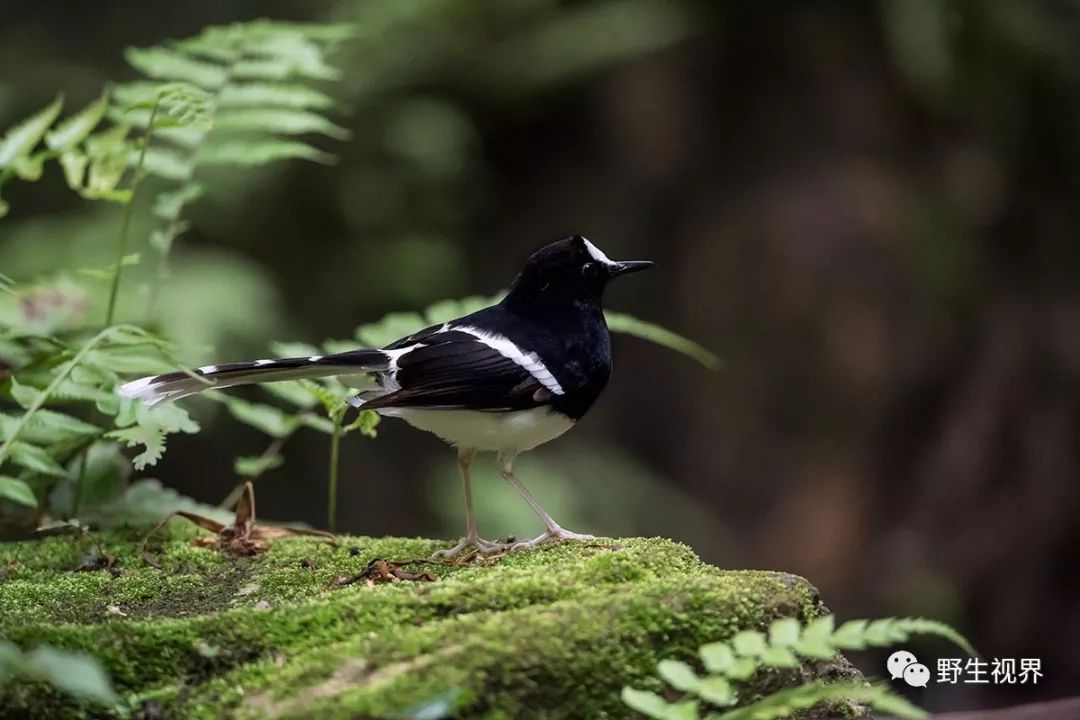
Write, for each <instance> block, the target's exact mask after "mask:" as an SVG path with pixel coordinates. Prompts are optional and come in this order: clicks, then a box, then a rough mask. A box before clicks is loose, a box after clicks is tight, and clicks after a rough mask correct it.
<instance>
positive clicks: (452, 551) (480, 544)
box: [432, 535, 512, 558]
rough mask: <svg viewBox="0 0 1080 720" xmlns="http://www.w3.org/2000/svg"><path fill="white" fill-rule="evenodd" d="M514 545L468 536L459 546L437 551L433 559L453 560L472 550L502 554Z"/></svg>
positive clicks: (462, 539)
mask: <svg viewBox="0 0 1080 720" xmlns="http://www.w3.org/2000/svg"><path fill="white" fill-rule="evenodd" d="M511 544H512V543H500V542H492V541H490V540H485V539H484V538H482V537H480V536H478V535H473V536H469V535H466V536H465V537H463V538H461V540H460V541H459V542H458V544H457V545H454V546H453V547H450V548H446V549H445V550H436V551H435V553H434V554H433V555H432V557H435V558H452V557H457V556H458V555H461V554H462V553H464V552H465V551H466V550H468V549H470V548H472V549H474V550H477V551H479V552H481V553H491V552H502V551H503V550H509V549H510V547H511Z"/></svg>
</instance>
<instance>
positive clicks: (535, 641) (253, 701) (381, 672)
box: [0, 528, 855, 718]
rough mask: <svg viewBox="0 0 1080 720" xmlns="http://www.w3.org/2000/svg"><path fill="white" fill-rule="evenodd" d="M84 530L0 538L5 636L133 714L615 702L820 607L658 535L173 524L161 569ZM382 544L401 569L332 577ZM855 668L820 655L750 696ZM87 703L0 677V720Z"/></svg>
mask: <svg viewBox="0 0 1080 720" xmlns="http://www.w3.org/2000/svg"><path fill="white" fill-rule="evenodd" d="M95 537H96V539H97V541H98V543H100V546H101V547H100V552H101V553H103V554H104V555H105V556H106V557H108V558H112V557H115V563H112V564H111V565H110V563H109V562H107V561H104V560H102V559H101V557H100V556H99V554H98V550H97V549H96V548H95V546H94V544H93V543H92V542H91V541H89V540H87V539H79V540H76V539H71V538H51V539H47V540H39V541H34V542H22V543H9V544H0V568H3V571H4V575H3V580H0V636H3V635H6V636H8V637H9V638H10V639H11V640H13V641H14V642H15V643H17V644H18V645H20V646H22V647H24V648H28V647H32V646H35V645H38V644H41V643H49V644H52V645H55V646H58V647H63V648H72V649H83V650H87V651H89V652H91V653H93V654H94V655H96V656H97V657H99V658H100V659H101V661H102V663H103V665H104V666H105V668H106V670H107V671H108V673H109V674H110V676H111V677H112V680H113V683H114V684H115V686H116V688H117V690H118V691H119V692H120V693H121V694H122V695H124V696H125V697H126V698H127V699H128V700H129V701H130V702H131V704H132V706H133V707H134V708H136V709H137V712H142V713H143V715H144V716H147V715H150V714H154V715H157V716H163V717H177V718H211V717H221V716H226V717H237V718H264V717H275V718H304V717H311V718H338V717H340V718H358V717H408V716H409V715H410V713H413V712H415V709H416V708H418V707H423V706H424V705H425V704H426V703H432V702H433V701H438V700H439V699H441V698H456V700H455V701H454V702H456V703H458V705H459V707H458V709H457V713H456V715H455V716H456V717H468V718H474V717H475V718H528V717H568V718H569V717H575V718H577V717H624V716H628V715H629V713H628V712H627V711H626V709H625V707H624V706H622V704H621V702H620V700H619V691H620V689H621V688H622V687H623V686H624V685H628V684H630V685H634V686H636V687H641V688H652V689H659V683H658V681H657V680H656V678H655V676H654V668H655V665H656V662H657V661H658V660H660V659H662V658H666V657H679V658H690V657H692V655H693V653H694V651H695V650H696V648H697V647H698V646H699V645H701V644H703V643H705V642H708V641H712V640H719V639H724V638H727V637H729V636H731V635H732V634H734V633H735V632H737V631H738V630H741V629H745V628H762V627H763V626H765V625H766V624H767V623H768V622H770V621H771V620H773V619H775V618H777V617H781V616H794V617H799V618H801V619H804V620H805V619H808V618H810V617H813V616H816V615H818V614H820V613H821V612H822V611H823V608H822V607H821V604H820V602H819V600H818V597H817V593H816V592H815V590H814V588H813V587H812V586H811V585H810V584H809V583H807V582H806V581H805V580H803V579H801V578H798V577H795V576H792V575H787V574H783V573H771V572H752V571H721V570H718V569H716V568H714V567H711V566H708V565H705V564H703V563H702V562H701V561H700V560H699V559H698V558H697V557H696V556H695V555H694V553H693V552H692V551H691V550H690V549H689V548H687V547H685V546H683V545H680V544H677V543H674V542H670V541H667V540H660V539H629V540H619V541H611V545H609V546H606V545H605V544H604V542H603V541H598V542H597V543H595V544H570V543H568V544H563V545H556V546H551V547H545V548H541V549H538V550H535V551H530V552H522V553H515V554H512V555H509V556H506V557H503V558H501V559H498V560H496V561H493V562H490V563H489V562H480V563H471V564H466V565H449V564H436V563H429V562H418V563H409V564H404V563H403V562H402V561H407V560H413V559H421V558H427V557H428V556H429V555H430V554H431V552H432V551H433V550H435V549H436V548H437V547H439V546H440V544H441V543H438V542H434V541H430V540H408V539H393V538H390V539H373V538H363V537H356V538H342V539H341V542H340V543H339V544H338V545H337V546H332V545H329V544H327V543H325V542H320V541H318V540H314V539H287V540H278V541H275V542H273V543H272V544H271V545H270V549H269V552H267V553H265V554H262V555H258V556H254V557H230V556H225V555H223V554H221V553H219V552H217V551H216V550H210V549H206V548H202V547H195V546H193V545H192V544H191V542H190V541H191V537H192V533H191V532H189V531H187V530H183V529H176V528H174V529H173V531H172V536H171V537H170V538H168V539H167V540H165V541H164V542H163V544H162V546H161V547H160V550H159V551H158V552H157V553H156V554H155V557H154V561H155V563H156V564H157V565H159V566H160V567H154V566H153V565H151V564H149V563H147V562H146V561H145V559H144V558H143V557H142V555H141V551H140V549H139V546H138V540H139V539H140V538H139V536H138V535H136V534H134V533H127V534H125V533H113V534H109V533H105V534H98V535H96V536H95ZM375 558H385V559H389V560H393V561H396V562H397V563H399V564H402V567H403V568H404V569H405V570H407V571H408V572H404V573H400V574H401V575H403V576H404V577H405V578H406V579H399V578H394V579H392V580H387V581H385V582H373V581H372V580H364V579H361V580H359V581H357V582H352V583H349V584H346V583H344V582H342V580H343V578H351V577H355V575H356V574H357V573H359V572H360V571H361V570H362V569H363V568H364V567H365V566H367V565H368V563H369V562H370V561H372V560H373V559H375ZM391 567H392V566H391ZM80 568H81V569H80ZM411 573H415V574H417V575H421V577H415V578H412V579H407V578H409V576H410V574H411ZM423 573H430V576H429V577H426V578H425V577H423V576H422V574H423ZM377 578H378V575H376V579H377ZM854 672H855V671H853V670H852V669H851V668H850V666H847V665H846V664H844V663H843V661H839V662H838V663H827V664H819V665H816V666H814V667H812V668H803V669H802V670H801V671H800V672H799V673H795V675H800V676H801V677H790V678H785V677H779V678H778V677H776V676H771V677H765V678H761V679H760V680H759V681H756V682H760V683H761V684H760V686H759V687H750V688H747V691H746V692H745V693H744V695H743V696H744V697H747V698H749V697H751V696H753V695H755V694H760V693H763V692H767V691H772V690H775V689H777V687H776V686H777V685H778V684H781V683H787V682H793V681H796V680H804V679H806V678H807V676H808V675H809V676H817V677H829V678H832V677H836V676H837V675H843V676H850V675H851V674H852V673H854ZM436 704H437V703H436ZM139 708H141V710H140V709H139ZM88 710H89V711H93V709H92V708H89V707H88V706H84V705H82V706H81V705H78V704H76V703H73V702H72V701H70V700H66V699H65V698H63V697H61V696H58V695H56V694H54V693H52V692H50V691H48V690H47V688H44V687H43V686H40V685H33V684H28V683H24V684H15V683H9V684H8V685H6V686H4V687H0V716H3V717H7V716H12V717H18V716H20V715H25V716H30V717H35V718H50V717H82V716H85V713H86V712H88ZM96 712H101V711H100V710H98V711H96Z"/></svg>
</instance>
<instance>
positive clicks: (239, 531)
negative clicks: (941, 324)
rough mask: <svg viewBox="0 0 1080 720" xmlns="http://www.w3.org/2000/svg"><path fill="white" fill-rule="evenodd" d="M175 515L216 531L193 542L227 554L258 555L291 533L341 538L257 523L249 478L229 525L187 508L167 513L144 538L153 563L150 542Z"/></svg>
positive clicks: (146, 556)
mask: <svg viewBox="0 0 1080 720" xmlns="http://www.w3.org/2000/svg"><path fill="white" fill-rule="evenodd" d="M173 517H182V518H184V519H185V520H188V521H190V522H192V523H194V524H195V525H198V526H199V527H201V528H202V529H204V530H209V531H210V532H212V533H214V536H213V537H201V538H196V539H194V540H192V541H191V544H192V545H195V546H198V547H206V548H213V549H216V550H218V551H220V552H222V553H224V554H226V555H234V556H250V555H258V554H260V553H264V552H266V550H267V544H266V543H267V541H269V540H277V539H280V538H287V537H317V538H323V539H325V540H327V541H329V542H331V543H336V542H337V538H336V537H335V536H334V535H333V534H332V533H328V532H323V531H321V530H308V529H306V528H285V527H271V526H267V525H257V524H256V523H255V487H254V486H253V485H252V484H251V481H248V482H246V483H244V492H243V493H242V494H241V495H240V499H239V500H238V501H237V502H236V516H235V518H234V519H233V521H232V523H230V524H228V525H225V524H223V523H220V522H218V521H217V520H212V519H210V518H208V517H204V516H202V515H198V514H196V513H192V512H187V511H186V510H177V511H175V512H171V513H169V514H168V515H166V516H165V518H164V519H163V520H162V521H161V522H159V523H158V524H157V525H156V526H155V527H154V529H153V530H151V531H150V534H149V535H147V536H146V538H145V539H144V540H143V559H144V560H145V561H146V562H147V563H148V564H149V565H152V566H154V567H157V568H160V565H159V564H158V562H157V560H156V558H154V557H153V556H152V555H151V554H150V553H149V552H148V551H147V550H146V547H147V543H149V541H150V538H152V537H153V536H154V535H155V534H156V533H157V532H158V531H159V530H161V528H162V527H164V526H165V524H166V523H168V522H169V520H171V519H172V518H173Z"/></svg>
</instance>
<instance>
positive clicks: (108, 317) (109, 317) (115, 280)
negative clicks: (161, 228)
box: [105, 97, 161, 327]
mask: <svg viewBox="0 0 1080 720" xmlns="http://www.w3.org/2000/svg"><path fill="white" fill-rule="evenodd" d="M160 103H161V98H160V97H158V98H157V99H156V100H155V101H154V107H153V109H151V110H150V120H149V121H147V123H146V131H145V132H144V133H143V144H142V148H141V149H140V150H139V161H138V162H137V163H136V164H135V174H134V175H133V176H132V178H131V197H129V198H128V201H127V204H126V205H125V206H124V219H123V221H122V222H121V224H120V234H119V235H117V236H116V271H115V272H114V273H113V277H112V284H111V285H110V286H109V306H108V310H106V312H105V325H106V327H107V326H109V325H112V323H113V316H114V315H115V314H116V296H117V295H118V294H119V292H120V273H121V272H122V271H123V268H124V250H125V249H126V248H127V238H128V233H129V232H130V230H131V218H132V216H133V215H134V214H135V192H136V191H137V190H138V188H139V183H140V182H141V181H142V169H143V164H144V163H145V162H146V150H147V148H149V147H150V136H151V135H153V133H154V119H155V118H156V117H157V111H158V105H159V104H160Z"/></svg>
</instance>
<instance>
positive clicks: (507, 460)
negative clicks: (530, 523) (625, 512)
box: [499, 453, 595, 550]
mask: <svg viewBox="0 0 1080 720" xmlns="http://www.w3.org/2000/svg"><path fill="white" fill-rule="evenodd" d="M499 473H500V474H501V475H502V476H503V479H504V480H506V482H508V483H510V484H511V485H512V486H513V487H514V489H515V490H517V491H518V494H519V495H521V497H522V498H523V499H524V500H525V502H527V503H528V504H529V507H531V508H532V509H533V512H535V513H536V514H537V515H538V516H539V517H540V519H541V520H542V521H543V523H544V527H546V528H547V530H545V531H544V532H542V533H540V534H539V535H537V536H536V537H534V538H533V539H532V540H523V541H522V542H518V543H514V544H513V545H511V546H510V549H511V550H525V549H528V548H533V547H536V546H537V545H539V544H541V543H545V542H548V541H549V540H594V539H595V537H594V536H593V535H586V534H584V533H576V532H570V531H569V530H565V529H563V527H562V526H561V525H559V523H557V522H555V518H553V517H551V515H549V514H548V512H547V510H544V508H543V507H541V505H540V501H539V500H537V499H536V498H535V497H534V496H533V494H532V493H531V492H529V489H528V488H527V487H525V484H524V483H523V482H521V481H520V480H518V479H517V476H515V475H514V456H513V455H509V454H503V453H499Z"/></svg>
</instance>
